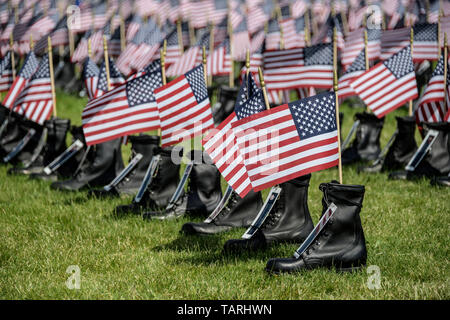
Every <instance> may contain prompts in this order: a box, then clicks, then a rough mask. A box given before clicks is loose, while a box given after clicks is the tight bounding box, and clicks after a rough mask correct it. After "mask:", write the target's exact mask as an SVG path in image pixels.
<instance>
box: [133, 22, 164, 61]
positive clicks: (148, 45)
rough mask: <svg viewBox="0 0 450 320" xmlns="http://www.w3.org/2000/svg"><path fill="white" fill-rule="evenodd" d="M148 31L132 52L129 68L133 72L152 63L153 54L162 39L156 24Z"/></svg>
mask: <svg viewBox="0 0 450 320" xmlns="http://www.w3.org/2000/svg"><path fill="white" fill-rule="evenodd" d="M150 29H151V31H150V32H149V33H148V34H147V36H146V37H145V39H144V41H143V42H142V43H141V44H140V45H139V47H138V49H137V50H136V51H135V52H134V55H133V59H132V60H131V62H130V67H131V68H133V69H135V70H140V69H142V68H144V67H145V66H146V65H147V64H148V63H149V62H150V61H152V58H153V57H154V56H155V53H156V52H157V51H158V49H159V47H160V43H161V41H162V40H163V38H164V37H163V34H162V33H161V30H160V29H159V27H158V26H157V25H156V23H154V24H153V25H152V27H151V28H150Z"/></svg>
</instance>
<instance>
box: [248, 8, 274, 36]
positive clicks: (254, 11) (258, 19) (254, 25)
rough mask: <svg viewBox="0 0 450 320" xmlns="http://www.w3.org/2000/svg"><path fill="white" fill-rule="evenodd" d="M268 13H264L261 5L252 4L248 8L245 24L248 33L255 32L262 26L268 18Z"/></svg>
mask: <svg viewBox="0 0 450 320" xmlns="http://www.w3.org/2000/svg"><path fill="white" fill-rule="evenodd" d="M269 17H270V16H269V15H267V14H266V12H265V11H264V9H263V8H262V7H261V6H253V7H250V8H248V13H247V25H248V31H249V32H250V33H254V32H257V31H258V30H259V29H262V28H263V27H264V24H265V23H266V22H267V21H268V20H269Z"/></svg>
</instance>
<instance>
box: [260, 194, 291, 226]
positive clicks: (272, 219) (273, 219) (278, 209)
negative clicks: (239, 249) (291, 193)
mask: <svg viewBox="0 0 450 320" xmlns="http://www.w3.org/2000/svg"><path fill="white" fill-rule="evenodd" d="M284 208H285V194H284V191H283V190H282V191H281V193H280V197H279V198H278V200H277V202H275V205H274V206H273V208H272V210H271V211H270V213H269V215H268V217H267V218H266V220H265V221H264V222H263V224H262V226H261V229H262V230H266V229H270V228H271V227H273V226H274V225H275V224H276V223H277V222H278V220H280V218H281V215H282V213H283V212H284Z"/></svg>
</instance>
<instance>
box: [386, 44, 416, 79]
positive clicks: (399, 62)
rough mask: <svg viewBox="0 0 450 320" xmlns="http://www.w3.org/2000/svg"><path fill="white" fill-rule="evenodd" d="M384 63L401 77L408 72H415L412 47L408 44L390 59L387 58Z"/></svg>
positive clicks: (398, 77) (397, 76) (396, 75)
mask: <svg viewBox="0 0 450 320" xmlns="http://www.w3.org/2000/svg"><path fill="white" fill-rule="evenodd" d="M383 64H384V65H385V66H386V68H388V69H389V70H390V71H391V72H392V74H393V75H394V77H396V78H397V79H400V78H402V77H404V76H405V75H407V74H408V73H411V72H414V64H413V61H412V56H411V47H410V46H409V45H408V46H407V47H405V48H403V49H402V50H400V51H399V52H397V53H396V54H394V55H393V56H392V57H390V58H389V59H388V60H385V61H384V62H383Z"/></svg>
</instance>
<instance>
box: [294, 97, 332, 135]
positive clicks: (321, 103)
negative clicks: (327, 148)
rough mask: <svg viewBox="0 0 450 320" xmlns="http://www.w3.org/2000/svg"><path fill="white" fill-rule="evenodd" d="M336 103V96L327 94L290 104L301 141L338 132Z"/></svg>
mask: <svg viewBox="0 0 450 320" xmlns="http://www.w3.org/2000/svg"><path fill="white" fill-rule="evenodd" d="M335 103H336V97H335V94H334V93H329V92H325V93H321V94H318V95H315V96H312V97H308V98H305V99H301V100H297V101H294V102H291V103H289V104H288V106H289V109H290V111H291V114H292V118H293V119H294V123H295V126H296V128H297V132H298V135H299V137H300V139H308V138H311V137H314V136H318V135H321V134H325V133H330V132H333V131H335V130H337V126H336V104H335Z"/></svg>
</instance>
